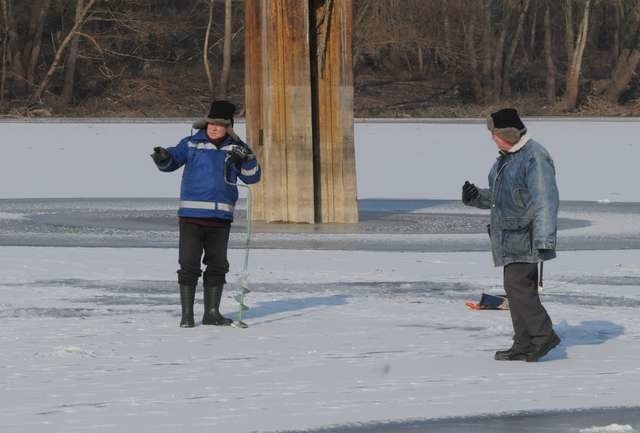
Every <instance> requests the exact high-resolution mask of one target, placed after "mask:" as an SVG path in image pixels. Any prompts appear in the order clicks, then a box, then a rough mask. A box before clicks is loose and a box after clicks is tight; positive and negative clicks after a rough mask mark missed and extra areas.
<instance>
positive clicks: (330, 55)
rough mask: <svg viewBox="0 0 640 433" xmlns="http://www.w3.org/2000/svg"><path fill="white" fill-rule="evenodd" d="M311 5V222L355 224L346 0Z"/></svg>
mask: <svg viewBox="0 0 640 433" xmlns="http://www.w3.org/2000/svg"><path fill="white" fill-rule="evenodd" d="M311 5H312V11H314V12H313V13H312V16H311V19H312V29H313V28H315V32H312V34H311V45H312V59H311V65H312V89H313V97H314V101H313V102H314V104H313V105H314V113H313V114H314V162H315V168H316V172H315V175H316V177H315V182H316V183H315V185H316V189H315V191H316V195H315V198H316V220H317V221H318V222H323V223H355V222H357V221H358V206H357V191H356V159H355V146H354V140H353V54H352V25H351V21H352V19H351V17H352V13H353V11H352V0H311ZM313 54H315V56H313Z"/></svg>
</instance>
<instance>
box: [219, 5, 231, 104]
mask: <svg viewBox="0 0 640 433" xmlns="http://www.w3.org/2000/svg"><path fill="white" fill-rule="evenodd" d="M232 12H233V10H232V9H231V0H225V3H224V45H223V49H222V72H221V73H220V86H219V87H218V99H226V98H227V91H228V89H229V75H230V73H231V42H232V34H231V26H232V24H233V23H232V22H231V18H232Z"/></svg>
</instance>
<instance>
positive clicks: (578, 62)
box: [565, 0, 591, 111]
mask: <svg viewBox="0 0 640 433" xmlns="http://www.w3.org/2000/svg"><path fill="white" fill-rule="evenodd" d="M590 11H591V0H587V1H586V3H585V5H584V13H583V15H582V21H581V22H580V28H579V30H578V39H577V41H576V44H575V47H576V48H575V50H574V52H573V55H572V56H571V64H570V66H569V70H568V71H567V91H566V93H565V109H566V110H567V111H571V110H574V109H575V108H576V105H577V103H578V91H579V84H580V73H581V71H582V57H583V55H584V48H585V46H586V44H587V36H588V34H589V13H590Z"/></svg>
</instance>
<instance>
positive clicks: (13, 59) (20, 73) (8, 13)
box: [2, 0, 27, 94]
mask: <svg viewBox="0 0 640 433" xmlns="http://www.w3.org/2000/svg"><path fill="white" fill-rule="evenodd" d="M2 6H3V8H4V13H5V20H6V27H7V45H8V48H7V50H8V53H7V55H8V58H9V65H10V67H11V73H12V76H13V82H12V87H13V89H14V91H15V93H17V94H23V93H25V92H26V91H27V80H26V77H25V75H26V74H25V68H24V64H23V63H22V56H21V49H20V41H19V39H18V29H17V25H16V20H15V17H14V11H13V3H12V0H3V4H2Z"/></svg>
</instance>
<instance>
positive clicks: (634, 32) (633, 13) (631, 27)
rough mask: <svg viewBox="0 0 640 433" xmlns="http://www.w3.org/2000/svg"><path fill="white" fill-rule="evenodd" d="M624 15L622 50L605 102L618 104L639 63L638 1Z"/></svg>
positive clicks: (639, 14) (639, 12) (639, 10)
mask: <svg viewBox="0 0 640 433" xmlns="http://www.w3.org/2000/svg"><path fill="white" fill-rule="evenodd" d="M626 15H627V17H628V19H627V20H626V22H625V23H624V24H623V27H624V35H625V38H624V40H623V41H622V45H623V48H622V51H621V52H620V54H619V55H618V58H617V61H616V67H615V69H614V70H613V74H612V77H611V85H610V86H609V89H608V90H607V100H608V101H609V102H612V103H616V102H618V99H619V98H620V95H621V94H622V92H624V90H625V89H626V88H627V87H628V85H629V82H630V81H631V78H632V77H633V74H634V72H635V70H636V68H637V67H638V63H640V2H639V1H638V0H636V1H635V4H634V5H633V6H632V9H631V10H630V11H629V13H628V14H626Z"/></svg>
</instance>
